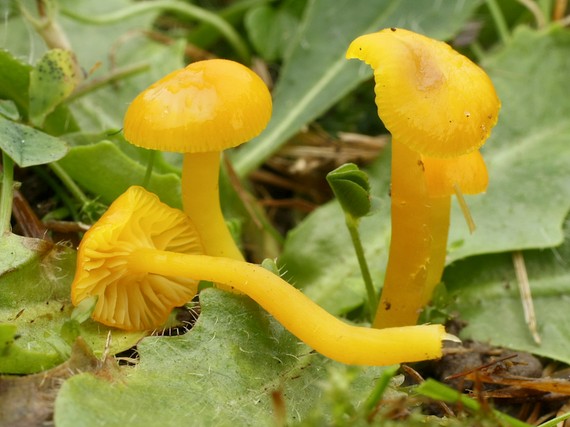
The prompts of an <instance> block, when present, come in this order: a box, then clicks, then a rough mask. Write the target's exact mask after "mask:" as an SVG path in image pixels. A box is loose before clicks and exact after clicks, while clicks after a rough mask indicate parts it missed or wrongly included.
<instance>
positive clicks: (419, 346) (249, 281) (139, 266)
mask: <svg viewBox="0 0 570 427" xmlns="http://www.w3.org/2000/svg"><path fill="white" fill-rule="evenodd" d="M129 268H130V269H131V271H140V272H143V271H144V272H151V273H155V274H160V275H165V276H182V277H187V278H190V279H194V280H209V281H213V282H217V283H223V284H225V285H227V286H229V287H232V288H235V289H237V290H239V291H241V292H243V293H245V294H247V295H249V296H250V297H251V298H252V299H253V300H255V301H256V302H257V303H258V304H259V305H261V306H262V307H263V308H264V309H265V310H267V311H268V312H269V313H270V314H272V315H273V317H275V318H276V319H277V320H278V321H279V322H280V323H281V324H282V325H283V326H284V327H285V328H286V329H287V330H289V331H290V332H291V333H292V334H294V335H295V336H296V337H297V338H299V339H300V340H301V341H303V342H305V343H306V344H307V345H308V346H310V347H312V348H313V349H315V350H316V351H318V352H319V353H321V354H323V355H324V356H326V357H329V358H331V359H333V360H336V361H338V362H341V363H346V364H351V365H378V366H382V365H391V364H395V363H402V362H413V361H420V360H428V359H435V358H438V357H441V348H442V340H443V339H445V338H446V334H445V330H444V328H443V326H442V325H424V326H408V327H402V328H390V329H382V330H379V329H372V328H365V327H358V326H351V325H348V324H346V323H344V322H342V321H340V320H338V319H337V318H336V317H334V316H332V315H331V314H329V313H328V312H326V311H325V310H324V309H322V308H321V307H319V306H318V305H316V304H315V303H314V302H313V301H311V300H310V299H309V298H307V297H306V296H305V295H304V294H303V293H302V292H301V291H299V290H298V289H296V288H294V287H293V286H291V285H290V284H289V283H287V282H285V281H284V280H283V279H281V278H280V277H279V276H277V275H275V274H273V273H271V272H270V271H268V270H265V269H264V268H262V267H260V266H258V265H255V264H250V263H246V262H241V261H236V260H233V259H229V258H216V257H210V256H206V255H187V254H179V253H175V252H166V251H158V250H154V249H139V250H135V251H134V252H133V253H132V254H131V255H130V256H129ZM410 343H413V345H410Z"/></svg>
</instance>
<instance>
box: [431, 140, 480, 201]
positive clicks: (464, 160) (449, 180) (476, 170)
mask: <svg viewBox="0 0 570 427" xmlns="http://www.w3.org/2000/svg"><path fill="white" fill-rule="evenodd" d="M422 162H423V167H424V174H425V178H426V185H427V191H428V194H429V195H430V196H431V197H445V196H451V195H452V194H454V193H455V189H454V186H455V185H457V186H458V187H459V189H460V190H461V193H463V194H479V193H483V192H484V191H486V190H487V185H488V184H489V174H488V173H487V166H485V160H483V156H482V155H481V153H480V152H479V150H477V151H473V152H472V153H469V154H465V155H463V156H458V157H452V158H447V159H441V158H435V157H426V156H422Z"/></svg>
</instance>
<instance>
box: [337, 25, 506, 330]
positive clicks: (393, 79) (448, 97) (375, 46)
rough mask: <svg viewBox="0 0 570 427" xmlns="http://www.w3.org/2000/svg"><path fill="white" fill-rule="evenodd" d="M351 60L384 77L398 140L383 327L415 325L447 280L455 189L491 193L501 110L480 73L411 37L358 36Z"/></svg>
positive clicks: (388, 122) (380, 101)
mask: <svg viewBox="0 0 570 427" xmlns="http://www.w3.org/2000/svg"><path fill="white" fill-rule="evenodd" d="M347 58H358V59H361V60H363V61H364V62H366V63H367V64H369V65H370V66H371V67H372V68H373V69H374V79H375V82H376V85H375V92H376V104H377V107H378V115H379V116H380V118H381V119H382V121H383V122H384V125H385V126H386V128H387V129H388V130H389V131H390V133H391V134H392V141H393V143H392V180H391V182H392V184H391V185H392V187H391V195H392V202H391V204H392V206H391V211H392V212H391V215H392V238H391V243H390V253H389V257H388V266H387V268H386V275H385V279H384V287H383V290H382V296H381V300H380V304H379V305H378V311H377V313H376V318H375V320H374V326H375V327H379V328H382V327H390V326H400V325H409V324H415V323H416V322H417V318H418V316H419V313H420V311H421V309H422V307H423V306H424V305H425V304H426V303H427V302H428V301H429V299H430V297H431V292H432V291H433V287H434V286H435V285H436V284H437V283H438V282H439V281H440V280H441V274H442V272H443V267H444V264H445V252H446V247H447V233H448V229H449V210H450V195H451V194H452V192H453V191H452V190H455V191H456V192H459V193H460V194H461V193H469V194H471V193H476V192H479V191H484V189H485V188H486V185H487V180H488V178H487V172H486V168H485V164H484V162H483V160H482V157H480V154H479V153H478V152H477V149H478V148H480V147H481V146H482V145H483V144H484V143H485V141H486V139H487V138H488V137H489V135H490V132H491V129H492V127H493V126H494V125H495V123H496V122H497V118H498V113H499V109H500V101H499V99H498V97H497V95H496V93H495V89H494V87H493V84H492V82H491V80H490V79H489V77H488V76H487V75H486V74H485V72H484V71H483V70H482V69H481V68H479V67H478V66H477V65H476V64H474V63H473V62H471V61H470V60H469V59H467V58H466V57H464V56H462V55H460V54H459V53H457V52H456V51H454V50H453V49H452V48H451V47H450V46H449V45H447V44H445V43H443V42H440V41H436V40H433V39H430V38H428V37H425V36H422V35H420V34H416V33H413V32H411V31H407V30H403V29H396V28H389V29H385V30H382V31H380V32H377V33H374V34H368V35H364V36H361V37H358V38H357V39H355V40H354V41H353V42H352V43H351V45H350V47H349V48H348V51H347ZM465 166H468V167H469V168H470V172H467V171H465V170H463V169H462V168H464V167H465ZM450 191H451V192H450Z"/></svg>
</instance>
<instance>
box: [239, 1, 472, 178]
mask: <svg viewBox="0 0 570 427" xmlns="http://www.w3.org/2000/svg"><path fill="white" fill-rule="evenodd" d="M478 4H479V1H471V2H466V1H458V2H455V3H454V4H453V7H450V5H449V4H447V3H445V2H426V3H424V4H422V7H421V9H418V4H417V1H415V0H400V1H398V0H378V1H376V2H373V3H371V2H370V1H368V0H335V1H334V3H331V2H330V1H329V0H313V1H310V2H309V3H308V7H307V10H306V11H305V14H304V19H303V21H302V22H301V25H300V26H299V31H298V33H297V35H296V38H295V39H294V42H293V43H294V45H293V47H292V48H291V49H290V50H288V52H287V53H288V55H287V57H286V58H285V62H284V65H283V67H282V69H281V71H280V77H279V80H278V82H277V84H276V86H275V89H274V92H273V95H274V104H273V106H274V107H273V116H272V118H271V121H270V122H269V125H268V126H267V129H265V131H264V132H263V133H262V134H261V136H259V137H258V138H256V139H255V140H253V141H251V143H249V144H247V145H245V146H244V147H243V148H240V150H239V151H238V152H237V153H236V154H235V159H234V167H235V169H236V171H237V172H238V174H240V175H242V176H244V175H247V174H248V173H249V172H251V171H252V170H254V169H255V168H256V167H257V166H259V165H260V164H261V163H263V162H264V161H265V160H266V159H267V158H268V157H269V156H271V154H273V153H274V152H276V151H277V150H278V149H279V147H280V146H281V145H283V144H284V143H285V142H286V141H287V140H288V139H289V138H290V137H291V136H293V135H295V134H296V133H297V132H299V130H300V129H301V128H302V127H303V126H304V125H306V124H308V123H310V122H311V121H312V120H314V119H315V118H317V117H318V116H319V115H321V114H322V113H324V112H325V111H326V110H327V109H328V108H330V107H331V106H332V105H334V104H335V103H336V102H337V101H338V100H340V99H341V98H342V97H343V96H345V95H346V94H347V93H349V92H350V91H351V90H352V89H354V88H355V87H356V86H358V84H359V83H361V82H362V81H364V80H365V79H367V78H370V76H371V75H372V71H371V70H369V69H367V67H365V66H363V65H361V64H359V63H358V62H357V61H347V60H346V59H345V52H346V49H347V48H348V45H349V44H350V42H351V41H352V40H353V39H354V38H356V37H357V36H359V35H361V34H364V33H370V32H374V31H378V30H380V29H382V28H385V27H403V28H410V29H413V30H415V31H419V32H422V33H425V34H427V35H429V36H432V37H435V38H438V39H447V38H449V37H451V36H452V35H453V34H454V33H455V32H457V31H458V30H459V29H460V28H461V27H462V25H463V23H465V21H466V20H467V19H468V18H469V17H470V16H471V12H472V11H473V10H474V8H475V7H476V6H477V5H478ZM368 68H369V67H368Z"/></svg>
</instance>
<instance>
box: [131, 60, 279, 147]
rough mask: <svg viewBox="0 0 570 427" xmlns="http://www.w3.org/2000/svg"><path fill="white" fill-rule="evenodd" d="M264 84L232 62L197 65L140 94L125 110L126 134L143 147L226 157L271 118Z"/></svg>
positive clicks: (192, 65) (205, 62)
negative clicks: (221, 153)
mask: <svg viewBox="0 0 570 427" xmlns="http://www.w3.org/2000/svg"><path fill="white" fill-rule="evenodd" d="M271 109H272V104H271V94H270V93H269V90H268V89H267V86H266V85H265V83H264V82H263V80H261V78H260V77H259V76H258V75H257V74H255V73H254V72H253V71H251V70H250V69H249V68H247V67H245V66H244V65H242V64H239V63H237V62H234V61H229V60H225V59H211V60H205V61H198V62H194V63H192V64H190V65H188V66H187V67H186V68H183V69H181V70H177V71H174V72H172V73H170V74H168V75H167V76H165V77H163V78H162V79H160V80H159V81H157V82H156V83H154V84H152V85H151V86H150V87H148V88H147V89H146V90H144V91H143V92H141V93H140V94H139V95H138V96H137V97H136V98H135V99H134V100H133V102H132V103H131V105H130V106H129V108H128V109H127V112H126V115H125V120H124V134H125V138H126V139H127V141H129V142H130V143H132V144H134V145H138V146H140V147H144V148H149V149H154V150H162V151H176V152H183V153H185V152H190V153H197V152H210V151H222V150H225V149H226V148H231V147H235V146H237V145H240V144H242V143H244V142H246V141H248V140H250V139H252V138H253V137H255V136H257V135H258V134H260V133H261V131H262V130H263V129H264V128H265V126H266V125H267V122H268V121H269V118H270V117H271Z"/></svg>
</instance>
